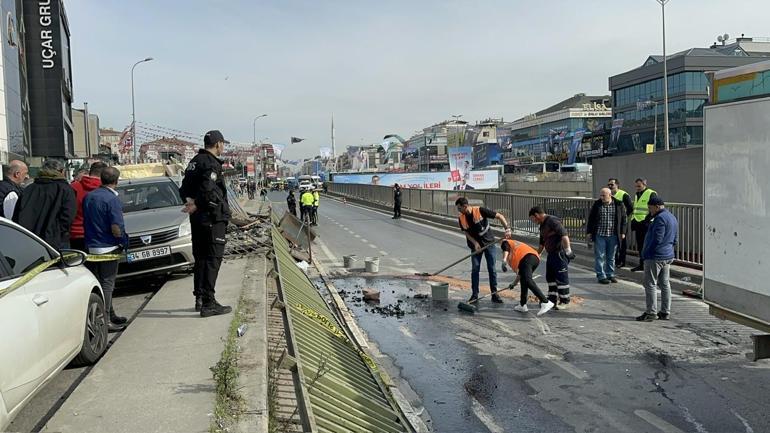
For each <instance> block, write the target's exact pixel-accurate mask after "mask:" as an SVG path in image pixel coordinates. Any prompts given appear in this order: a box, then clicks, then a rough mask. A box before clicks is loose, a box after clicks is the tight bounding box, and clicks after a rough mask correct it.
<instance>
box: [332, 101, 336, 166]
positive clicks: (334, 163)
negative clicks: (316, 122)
mask: <svg viewBox="0 0 770 433" xmlns="http://www.w3.org/2000/svg"><path fill="white" fill-rule="evenodd" d="M332 161H333V162H332V169H333V170H334V171H337V146H336V145H335V143H334V113H332Z"/></svg>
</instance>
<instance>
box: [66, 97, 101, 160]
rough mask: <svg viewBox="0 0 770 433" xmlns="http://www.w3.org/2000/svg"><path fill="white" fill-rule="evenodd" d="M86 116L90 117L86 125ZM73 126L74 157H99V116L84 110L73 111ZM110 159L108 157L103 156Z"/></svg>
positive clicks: (74, 109)
mask: <svg viewBox="0 0 770 433" xmlns="http://www.w3.org/2000/svg"><path fill="white" fill-rule="evenodd" d="M86 115H87V116H88V122H87V123H86ZM72 126H73V140H74V149H73V150H74V155H75V157H77V158H81V159H82V158H90V157H96V156H99V154H100V153H101V152H100V146H99V142H100V140H101V138H100V137H99V134H100V129H99V116H97V115H96V114H93V113H88V112H87V110H85V109H83V110H81V109H77V108H73V109H72ZM102 156H107V157H109V152H108V153H107V155H102Z"/></svg>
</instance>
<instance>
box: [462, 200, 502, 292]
mask: <svg viewBox="0 0 770 433" xmlns="http://www.w3.org/2000/svg"><path fill="white" fill-rule="evenodd" d="M455 207H456V208H457V212H459V215H458V217H457V218H458V221H459V223H460V229H461V230H462V231H463V232H464V233H465V239H466V243H467V245H468V248H470V249H471V251H472V252H474V253H477V254H474V255H473V256H471V297H470V299H468V302H473V301H475V300H476V299H478V297H479V271H480V270H481V256H482V255H483V256H484V258H485V259H486V262H487V272H488V273H489V288H490V290H491V291H492V302H495V303H498V304H502V303H503V300H502V299H501V298H500V295H498V294H497V269H495V256H496V251H495V245H494V244H495V236H494V235H493V234H492V230H491V226H490V224H489V218H494V219H496V220H498V221H500V223H501V224H502V225H503V228H504V229H505V235H506V236H510V235H511V229H510V227H508V221H506V220H505V216H503V214H501V213H499V212H495V211H493V210H492V209H489V208H486V207H482V206H470V205H469V204H468V199H467V198H465V197H460V198H458V199H457V200H456V201H455ZM485 248H486V249H485ZM482 250H483V253H482V252H481V251H482Z"/></svg>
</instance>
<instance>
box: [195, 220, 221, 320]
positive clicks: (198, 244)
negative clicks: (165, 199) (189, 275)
mask: <svg viewBox="0 0 770 433" xmlns="http://www.w3.org/2000/svg"><path fill="white" fill-rule="evenodd" d="M226 229H227V222H224V221H221V222H216V223H213V224H195V223H193V224H192V244H193V257H194V258H195V266H194V267H193V285H194V287H193V295H195V297H198V296H200V297H201V298H202V300H203V305H210V304H212V303H213V302H214V301H215V300H216V298H215V293H216V290H215V287H216V284H217V276H219V267H220V266H221V265H222V257H224V255H225V230H226Z"/></svg>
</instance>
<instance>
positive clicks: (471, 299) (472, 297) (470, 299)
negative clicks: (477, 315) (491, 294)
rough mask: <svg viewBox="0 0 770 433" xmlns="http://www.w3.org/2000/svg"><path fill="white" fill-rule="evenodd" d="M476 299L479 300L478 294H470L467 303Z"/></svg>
mask: <svg viewBox="0 0 770 433" xmlns="http://www.w3.org/2000/svg"><path fill="white" fill-rule="evenodd" d="M478 300H479V297H478V295H471V297H470V298H468V303H469V304H470V303H472V302H476V301H478Z"/></svg>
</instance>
